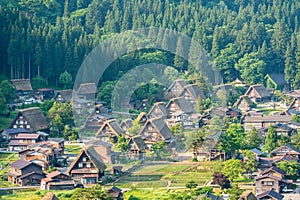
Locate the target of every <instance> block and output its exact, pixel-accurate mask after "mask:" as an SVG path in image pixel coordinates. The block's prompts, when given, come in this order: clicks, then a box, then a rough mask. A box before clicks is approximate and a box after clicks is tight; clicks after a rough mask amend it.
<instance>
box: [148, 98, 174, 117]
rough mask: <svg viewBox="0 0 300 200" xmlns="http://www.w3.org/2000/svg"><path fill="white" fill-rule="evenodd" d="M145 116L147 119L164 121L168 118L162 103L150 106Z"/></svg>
mask: <svg viewBox="0 0 300 200" xmlns="http://www.w3.org/2000/svg"><path fill="white" fill-rule="evenodd" d="M147 116H148V118H149V119H151V118H157V117H161V118H164V119H166V118H168V117H169V113H168V110H167V109H166V107H165V104H164V103H163V102H157V103H155V104H154V105H153V106H152V108H151V110H150V111H149V112H148V115H147Z"/></svg>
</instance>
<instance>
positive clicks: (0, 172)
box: [0, 153, 19, 188]
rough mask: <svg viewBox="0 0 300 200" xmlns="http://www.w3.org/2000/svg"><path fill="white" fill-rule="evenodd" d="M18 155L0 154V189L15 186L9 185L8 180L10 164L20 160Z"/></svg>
mask: <svg viewBox="0 0 300 200" xmlns="http://www.w3.org/2000/svg"><path fill="white" fill-rule="evenodd" d="M18 159H19V158H18V156H17V154H16V153H0V187H2V188H3V187H10V186H13V184H11V183H9V182H8V181H7V178H6V174H7V172H8V165H9V163H11V162H13V161H16V160H18Z"/></svg>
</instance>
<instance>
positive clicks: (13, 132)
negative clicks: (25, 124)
mask: <svg viewBox="0 0 300 200" xmlns="http://www.w3.org/2000/svg"><path fill="white" fill-rule="evenodd" d="M31 132H32V131H30V130H27V129H25V128H8V129H4V130H3V131H1V132H0V144H3V143H6V142H8V141H9V140H11V139H14V138H15V137H16V136H17V135H18V134H19V133H31Z"/></svg>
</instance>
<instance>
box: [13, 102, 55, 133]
mask: <svg viewBox="0 0 300 200" xmlns="http://www.w3.org/2000/svg"><path fill="white" fill-rule="evenodd" d="M9 128H25V129H27V130H31V131H45V132H48V131H49V123H48V122H47V120H46V117H45V116H44V114H43V113H42V112H41V110H40V108H38V107H33V108H27V109H23V110H19V112H18V113H17V114H16V116H15V118H14V120H13V121H12V122H11V124H10V126H9Z"/></svg>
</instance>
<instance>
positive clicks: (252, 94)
mask: <svg viewBox="0 0 300 200" xmlns="http://www.w3.org/2000/svg"><path fill="white" fill-rule="evenodd" d="M245 96H248V97H249V98H250V100H251V101H253V102H266V101H270V100H271V97H272V92H271V91H270V90H268V89H267V88H265V87H264V86H263V85H251V86H250V87H249V88H248V90H247V91H246V93H245Z"/></svg>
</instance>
